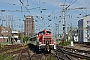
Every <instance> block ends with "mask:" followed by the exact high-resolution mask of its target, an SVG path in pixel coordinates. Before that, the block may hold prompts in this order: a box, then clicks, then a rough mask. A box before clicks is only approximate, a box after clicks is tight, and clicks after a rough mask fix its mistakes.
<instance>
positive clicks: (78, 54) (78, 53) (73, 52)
mask: <svg viewBox="0 0 90 60" xmlns="http://www.w3.org/2000/svg"><path fill="white" fill-rule="evenodd" d="M58 50H60V51H61V50H63V51H64V52H65V53H66V54H67V55H70V56H73V57H75V58H77V59H86V60H90V54H89V52H88V51H84V50H79V49H74V48H66V47H61V46H58Z"/></svg>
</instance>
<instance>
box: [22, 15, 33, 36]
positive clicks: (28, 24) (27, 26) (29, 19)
mask: <svg viewBox="0 0 90 60" xmlns="http://www.w3.org/2000/svg"><path fill="white" fill-rule="evenodd" d="M33 33H34V19H33V16H25V20H24V34H25V36H32V35H33Z"/></svg>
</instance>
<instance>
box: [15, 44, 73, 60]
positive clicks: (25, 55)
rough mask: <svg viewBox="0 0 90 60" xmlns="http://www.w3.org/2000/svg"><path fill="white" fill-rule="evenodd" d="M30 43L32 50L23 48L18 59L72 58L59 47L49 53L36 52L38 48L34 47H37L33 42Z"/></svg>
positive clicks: (54, 59) (47, 59) (53, 59)
mask: <svg viewBox="0 0 90 60" xmlns="http://www.w3.org/2000/svg"><path fill="white" fill-rule="evenodd" d="M29 45H31V46H29V48H31V50H29V49H25V50H24V49H23V50H22V51H21V52H20V55H19V56H18V58H17V59H19V60H71V57H69V56H68V55H67V54H66V53H65V52H64V51H63V50H62V49H57V50H55V51H54V50H53V51H52V52H51V53H47V52H38V53H36V52H37V51H36V52H35V50H36V48H33V49H32V47H35V46H34V45H32V44H29ZM33 50H34V51H33ZM31 51H32V52H31Z"/></svg>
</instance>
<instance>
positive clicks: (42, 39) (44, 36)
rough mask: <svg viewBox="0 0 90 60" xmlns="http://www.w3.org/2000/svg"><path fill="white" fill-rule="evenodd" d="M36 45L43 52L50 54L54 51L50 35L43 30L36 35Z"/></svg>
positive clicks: (54, 47)
mask: <svg viewBox="0 0 90 60" xmlns="http://www.w3.org/2000/svg"><path fill="white" fill-rule="evenodd" d="M36 45H37V46H38V49H39V50H45V51H48V52H50V51H51V50H53V49H56V45H55V42H53V40H52V33H51V32H50V31H47V30H46V29H44V30H43V31H40V32H39V33H38V35H37V39H36Z"/></svg>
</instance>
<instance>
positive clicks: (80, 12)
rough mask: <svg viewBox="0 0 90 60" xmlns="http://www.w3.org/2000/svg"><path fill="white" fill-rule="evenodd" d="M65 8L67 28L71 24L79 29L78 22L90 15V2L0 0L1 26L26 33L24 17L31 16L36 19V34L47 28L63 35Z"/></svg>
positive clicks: (86, 0) (78, 0)
mask: <svg viewBox="0 0 90 60" xmlns="http://www.w3.org/2000/svg"><path fill="white" fill-rule="evenodd" d="M62 5H64V7H63V6H62ZM67 7H68V8H67ZM63 8H64V9H65V8H67V10H65V25H66V28H67V27H68V26H69V25H70V24H72V26H73V27H77V23H78V20H80V19H81V18H82V17H83V16H85V15H88V14H90V12H89V10H90V0H7V1H6V0H0V25H1V24H2V25H3V26H6V27H8V26H10V27H11V28H12V29H14V30H19V31H24V30H23V29H24V21H23V20H25V18H24V16H27V15H30V16H33V18H34V24H35V25H34V27H35V32H38V31H41V30H43V29H44V28H46V29H47V30H51V31H52V32H53V33H62V24H63V23H62V21H63V19H62V10H63ZM78 8H84V9H78ZM2 10H5V11H2ZM2 20H4V21H3V22H2Z"/></svg>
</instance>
